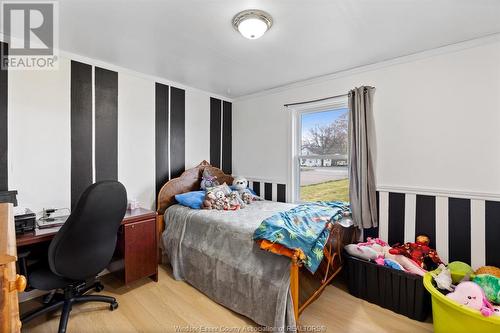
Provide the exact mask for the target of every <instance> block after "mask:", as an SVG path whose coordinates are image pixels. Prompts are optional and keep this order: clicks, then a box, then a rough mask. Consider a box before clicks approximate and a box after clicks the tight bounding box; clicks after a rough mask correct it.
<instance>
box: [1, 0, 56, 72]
mask: <svg viewBox="0 0 500 333" xmlns="http://www.w3.org/2000/svg"><path fill="white" fill-rule="evenodd" d="M57 5H58V3H57V2H54V1H42V2H24V1H15V2H14V1H4V2H2V15H1V17H2V22H3V23H2V28H3V35H4V41H5V42H6V43H7V44H8V50H4V48H6V47H5V46H6V45H5V44H2V50H1V51H2V52H1V67H2V69H6V68H8V69H9V70H14V69H22V70H39V69H43V70H47V69H49V70H50V69H57V59H58V54H56V53H57V51H58V45H57V42H58V37H59V36H58V31H59V29H58V28H59V27H58V10H57V9H58V7H57Z"/></svg>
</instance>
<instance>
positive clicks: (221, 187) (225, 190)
mask: <svg viewBox="0 0 500 333" xmlns="http://www.w3.org/2000/svg"><path fill="white" fill-rule="evenodd" d="M218 191H222V192H223V193H224V195H226V196H228V195H229V194H230V193H231V192H233V191H232V190H231V188H230V187H229V186H227V184H226V183H224V184H222V185H218V186H214V187H207V192H218Z"/></svg>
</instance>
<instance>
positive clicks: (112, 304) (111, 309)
mask: <svg viewBox="0 0 500 333" xmlns="http://www.w3.org/2000/svg"><path fill="white" fill-rule="evenodd" d="M116 309H118V302H114V303H111V304H110V305H109V310H110V311H113V310H116Z"/></svg>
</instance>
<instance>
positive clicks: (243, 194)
mask: <svg viewBox="0 0 500 333" xmlns="http://www.w3.org/2000/svg"><path fill="white" fill-rule="evenodd" d="M233 190H234V191H237V192H238V193H239V195H240V198H241V199H242V200H243V202H244V203H245V204H250V203H251V202H252V201H258V200H262V199H261V198H259V197H258V196H256V195H254V194H253V193H252V192H250V190H249V189H248V180H246V178H243V177H235V178H234V180H233Z"/></svg>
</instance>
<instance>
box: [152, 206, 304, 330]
mask: <svg viewBox="0 0 500 333" xmlns="http://www.w3.org/2000/svg"><path fill="white" fill-rule="evenodd" d="M294 206H295V205H291V204H284V203H277V202H270V201H260V202H254V203H252V204H251V205H248V206H247V207H246V208H244V209H241V210H238V211H215V210H194V209H190V208H187V207H184V206H180V205H174V206H172V207H170V208H168V209H167V211H166V212H165V224H166V227H165V231H164V233H163V237H162V238H163V239H162V246H163V254H164V262H167V263H170V264H171V265H172V269H173V274H174V277H175V278H176V279H178V280H185V281H187V282H188V283H190V284H191V285H192V286H194V287H195V288H197V289H198V290H200V291H202V292H203V293H204V294H206V295H207V296H208V297H210V298H211V299H213V300H214V301H216V302H218V303H220V304H222V305H224V306H226V307H228V308H229V309H231V310H233V311H236V312H238V313H240V314H243V315H245V316H247V317H249V318H251V319H252V320H254V321H255V322H256V323H258V324H260V325H263V326H268V327H273V328H274V330H276V331H281V332H283V329H284V328H285V330H286V327H293V326H294V325H295V320H294V316H293V306H292V301H291V296H290V290H289V289H290V259H289V258H286V257H283V256H279V255H276V254H273V253H269V252H266V251H263V250H261V249H260V248H259V247H258V245H256V244H255V242H254V241H253V240H252V235H253V232H254V231H255V229H256V228H257V227H258V226H259V225H260V223H261V222H262V221H263V220H264V219H265V218H267V217H269V216H271V215H273V214H275V213H277V212H279V211H285V210H288V209H291V208H293V207H294Z"/></svg>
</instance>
